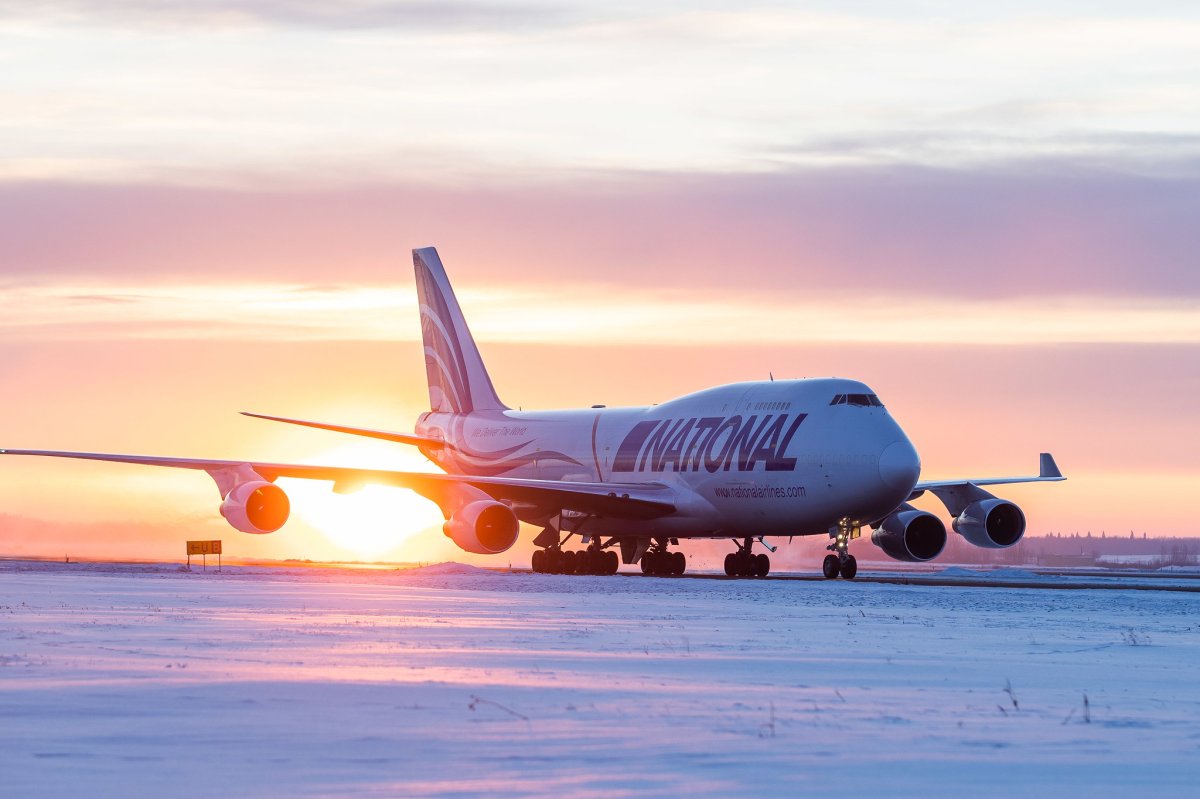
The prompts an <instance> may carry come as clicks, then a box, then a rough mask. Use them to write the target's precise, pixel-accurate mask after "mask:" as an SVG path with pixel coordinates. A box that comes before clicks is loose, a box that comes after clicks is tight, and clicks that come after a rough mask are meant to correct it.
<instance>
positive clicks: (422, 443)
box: [242, 411, 446, 449]
mask: <svg viewBox="0 0 1200 799" xmlns="http://www.w3.org/2000/svg"><path fill="white" fill-rule="evenodd" d="M242 416H252V417H254V418H255V419H267V420H270V421H272V422H284V423H286V424H298V425H301V426H302V427H315V428H317V429H319V430H332V431H333V432H335V433H347V434H349V435H352V436H363V437H364V438H378V439H380V440H382V441H394V442H396V443H397V444H412V445H413V446H416V447H429V448H430V449H441V448H443V447H445V446H446V442H445V441H443V440H441V439H440V438H428V437H427V436H417V435H413V434H412V433H392V432H390V431H387V430H371V429H369V428H366V427H347V426H346V425H341V424H326V423H324V422H308V421H305V420H303V419H288V418H286V417H283V416H267V415H266V414H263V413H250V412H249V411H242Z"/></svg>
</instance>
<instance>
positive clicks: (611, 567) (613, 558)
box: [604, 549, 621, 574]
mask: <svg viewBox="0 0 1200 799" xmlns="http://www.w3.org/2000/svg"><path fill="white" fill-rule="evenodd" d="M604 564H605V566H607V568H606V569H605V571H606V572H607V573H608V574H616V573H617V569H620V568H621V558H620V557H618V556H617V553H616V552H614V551H613V550H611V549H610V550H609V551H608V552H605V553H604Z"/></svg>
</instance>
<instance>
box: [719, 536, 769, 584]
mask: <svg viewBox="0 0 1200 799" xmlns="http://www.w3.org/2000/svg"><path fill="white" fill-rule="evenodd" d="M734 543H735V544H737V545H738V550H737V552H730V553H729V554H728V555H726V556H725V574H726V575H728V576H729V577H766V576H767V575H768V574H770V573H771V558H770V557H769V556H768V555H767V554H766V553H765V552H760V553H759V554H757V555H755V554H754V553H753V552H751V551H750V547H751V545H752V544H753V543H754V541H753V539H750V538H747V539H746V540H745V541H744V542H738V541H734Z"/></svg>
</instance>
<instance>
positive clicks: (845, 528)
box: [821, 519, 862, 580]
mask: <svg viewBox="0 0 1200 799" xmlns="http://www.w3.org/2000/svg"><path fill="white" fill-rule="evenodd" d="M830 535H832V536H833V543H831V544H830V545H829V546H828V547H827V549H829V550H831V551H833V553H834V554H832V555H826V556H825V561H824V562H823V563H822V564H821V572H822V573H823V574H824V575H825V579H826V580H833V579H835V578H837V576H838V575H839V574H840V575H841V576H842V577H843V579H846V580H853V579H854V575H856V574H858V561H857V560H855V559H854V556H853V555H851V554H850V552H849V550H850V542H851V541H853V540H854V539H855V538H858V537H859V536H860V535H862V527H861V526H859V525H858V524H855V523H854V522H852V521H850V520H849V519H842V520H840V521H839V522H838V526H837V531H836V532H834V533H831V534H830Z"/></svg>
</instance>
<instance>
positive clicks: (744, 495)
mask: <svg viewBox="0 0 1200 799" xmlns="http://www.w3.org/2000/svg"><path fill="white" fill-rule="evenodd" d="M713 493H714V494H716V495H717V496H718V497H720V498H721V499H789V498H792V497H804V496H808V494H807V493H806V492H805V490H804V486H733V487H732V488H731V487H728V486H716V487H714V488H713Z"/></svg>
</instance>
